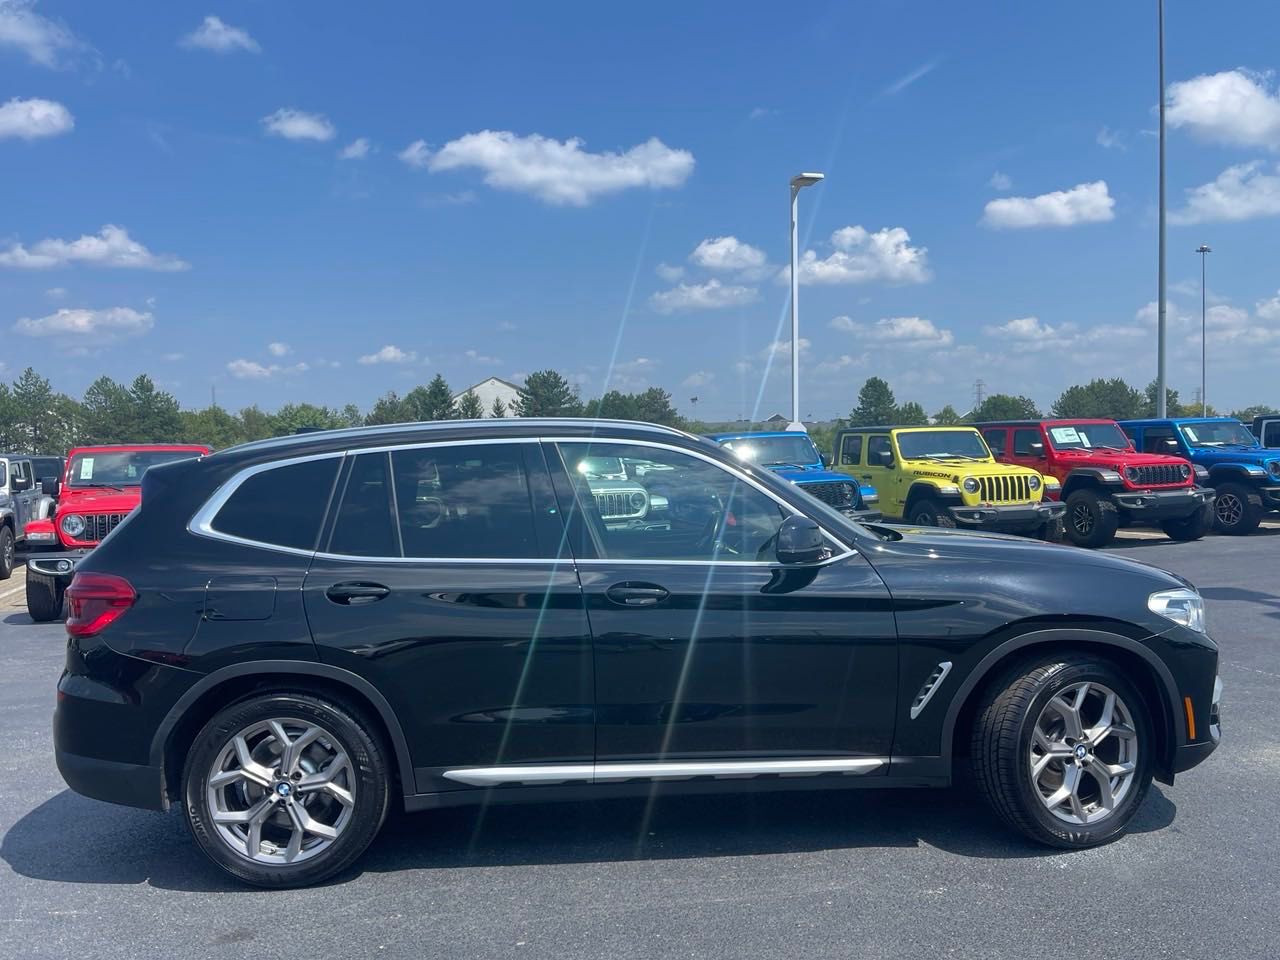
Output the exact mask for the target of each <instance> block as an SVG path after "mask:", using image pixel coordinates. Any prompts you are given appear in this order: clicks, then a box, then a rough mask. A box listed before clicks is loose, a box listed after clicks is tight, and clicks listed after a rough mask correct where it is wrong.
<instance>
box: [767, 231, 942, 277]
mask: <svg viewBox="0 0 1280 960" xmlns="http://www.w3.org/2000/svg"><path fill="white" fill-rule="evenodd" d="M831 245H832V246H833V247H835V251H834V252H833V253H832V254H831V255H830V256H829V257H827V258H825V259H819V258H818V255H817V253H815V252H814V251H813V250H806V251H805V252H804V254H803V255H802V256H801V257H800V264H799V267H798V272H799V276H800V282H801V283H833V284H834V283H870V282H873V281H877V280H879V281H883V282H885V283H924V282H926V281H927V280H928V279H929V277H930V273H929V256H928V255H929V251H928V249H927V248H925V247H913V246H911V235H910V234H908V233H907V231H906V230H905V229H903V228H902V227H885V228H884V229H882V230H877V231H876V232H875V233H870V232H868V231H867V230H866V229H865V228H863V227H860V226H852V227H842V228H840V229H839V230H837V231H836V232H835V233H833V234H831ZM788 277H789V268H787V267H783V268H782V270H781V271H780V272H779V274H778V280H779V281H780V282H786V281H787V279H788Z"/></svg>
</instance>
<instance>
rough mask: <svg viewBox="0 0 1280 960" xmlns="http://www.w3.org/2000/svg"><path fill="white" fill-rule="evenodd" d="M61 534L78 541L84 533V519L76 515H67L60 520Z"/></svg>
mask: <svg viewBox="0 0 1280 960" xmlns="http://www.w3.org/2000/svg"><path fill="white" fill-rule="evenodd" d="M62 532H63V533H65V534H66V535H67V536H68V537H71V538H73V539H76V540H78V539H80V535H81V534H82V533H84V517H82V516H80V514H78V513H69V514H67V515H66V516H65V517H63V518H62Z"/></svg>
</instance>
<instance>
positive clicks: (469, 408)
mask: <svg viewBox="0 0 1280 960" xmlns="http://www.w3.org/2000/svg"><path fill="white" fill-rule="evenodd" d="M457 415H458V418H459V419H461V420H479V419H480V418H481V417H483V416H484V404H482V403H481V402H480V397H479V395H478V394H477V393H476V392H475V391H474V390H468V391H467V392H466V393H464V394H463V395H462V396H460V397H459V398H458V405H457Z"/></svg>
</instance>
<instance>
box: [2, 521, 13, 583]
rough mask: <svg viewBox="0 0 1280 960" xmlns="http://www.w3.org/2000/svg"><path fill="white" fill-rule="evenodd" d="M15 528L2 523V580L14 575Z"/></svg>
mask: <svg viewBox="0 0 1280 960" xmlns="http://www.w3.org/2000/svg"><path fill="white" fill-rule="evenodd" d="M13 562H14V558H13V528H12V527H11V526H9V525H8V524H7V523H5V524H0V580H8V579H9V578H10V577H11V576H13Z"/></svg>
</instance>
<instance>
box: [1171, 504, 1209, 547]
mask: <svg viewBox="0 0 1280 960" xmlns="http://www.w3.org/2000/svg"><path fill="white" fill-rule="evenodd" d="M1160 529H1161V530H1163V531H1164V535H1165V536H1166V537H1168V538H1169V539H1170V540H1199V539H1200V538H1201V537H1203V536H1204V535H1205V534H1206V533H1208V532H1209V531H1210V530H1212V529H1213V510H1212V509H1210V508H1209V507H1201V508H1200V509H1199V510H1197V511H1196V512H1195V513H1193V514H1191V516H1189V517H1180V518H1178V519H1177V520H1166V521H1165V522H1164V523H1162V524H1160Z"/></svg>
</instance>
